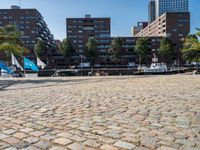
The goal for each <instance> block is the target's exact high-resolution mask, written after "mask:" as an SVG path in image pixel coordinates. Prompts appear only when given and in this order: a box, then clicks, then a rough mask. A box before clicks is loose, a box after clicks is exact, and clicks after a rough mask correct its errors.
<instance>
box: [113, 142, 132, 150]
mask: <svg viewBox="0 0 200 150" xmlns="http://www.w3.org/2000/svg"><path fill="white" fill-rule="evenodd" d="M114 146H116V147H119V148H124V149H130V150H132V149H134V148H136V146H135V145H134V144H131V143H127V142H124V141H117V142H116V143H115V144H114Z"/></svg>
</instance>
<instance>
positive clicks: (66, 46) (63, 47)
mask: <svg viewBox="0 0 200 150" xmlns="http://www.w3.org/2000/svg"><path fill="white" fill-rule="evenodd" d="M59 50H60V52H61V53H62V54H63V55H64V57H65V59H67V57H68V56H70V55H71V53H72V52H73V47H72V45H71V42H70V40H69V39H67V38H65V39H63V41H62V43H61V44H60V47H59Z"/></svg>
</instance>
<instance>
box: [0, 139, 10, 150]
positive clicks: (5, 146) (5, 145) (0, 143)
mask: <svg viewBox="0 0 200 150" xmlns="http://www.w3.org/2000/svg"><path fill="white" fill-rule="evenodd" d="M7 147H10V145H9V144H8V143H5V142H1V141H0V149H4V148H7Z"/></svg>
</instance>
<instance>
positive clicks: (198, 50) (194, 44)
mask: <svg viewBox="0 0 200 150" xmlns="http://www.w3.org/2000/svg"><path fill="white" fill-rule="evenodd" d="M197 30H198V32H197V33H196V34H192V35H189V36H187V37H186V38H185V40H184V43H183V49H182V53H183V58H184V59H185V60H187V61H189V62H199V61H200V42H199V39H198V38H200V30H199V29H197Z"/></svg>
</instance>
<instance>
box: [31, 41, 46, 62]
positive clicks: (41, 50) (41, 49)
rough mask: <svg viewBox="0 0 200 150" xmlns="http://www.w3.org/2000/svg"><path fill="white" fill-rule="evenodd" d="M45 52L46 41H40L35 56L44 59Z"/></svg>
mask: <svg viewBox="0 0 200 150" xmlns="http://www.w3.org/2000/svg"><path fill="white" fill-rule="evenodd" d="M45 51H46V47H45V43H44V41H42V40H39V41H38V42H37V43H36V44H35V47H34V52H35V55H36V56H37V57H38V58H42V57H43V56H44V54H45Z"/></svg>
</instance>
